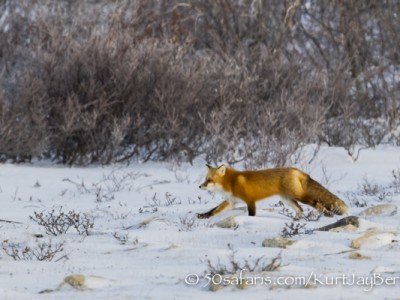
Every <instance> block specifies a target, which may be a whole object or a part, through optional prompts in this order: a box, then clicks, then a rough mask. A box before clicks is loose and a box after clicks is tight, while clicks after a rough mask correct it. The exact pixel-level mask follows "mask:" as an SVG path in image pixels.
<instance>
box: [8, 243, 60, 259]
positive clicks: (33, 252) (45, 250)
mask: <svg viewBox="0 0 400 300" xmlns="http://www.w3.org/2000/svg"><path fill="white" fill-rule="evenodd" d="M2 248H3V250H4V252H5V253H6V254H7V255H8V256H10V257H12V258H13V259H14V260H39V261H52V260H53V259H55V258H56V256H58V255H60V254H62V253H63V251H64V243H52V242H51V241H49V242H48V243H45V242H44V243H38V244H37V245H36V246H35V247H30V246H26V245H22V244H16V243H11V242H9V241H3V242H2ZM64 258H67V256H66V255H65V254H64V255H62V256H61V257H59V258H58V259H57V260H56V261H60V260H61V259H64Z"/></svg>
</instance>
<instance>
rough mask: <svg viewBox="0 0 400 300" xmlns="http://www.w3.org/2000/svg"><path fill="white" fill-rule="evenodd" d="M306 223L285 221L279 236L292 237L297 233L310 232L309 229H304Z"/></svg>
mask: <svg viewBox="0 0 400 300" xmlns="http://www.w3.org/2000/svg"><path fill="white" fill-rule="evenodd" d="M306 225H307V224H306V223H296V222H291V223H285V227H283V229H282V231H281V233H280V236H281V237H284V238H288V237H292V236H295V235H299V234H307V233H311V231H307V230H306V229H305V227H306Z"/></svg>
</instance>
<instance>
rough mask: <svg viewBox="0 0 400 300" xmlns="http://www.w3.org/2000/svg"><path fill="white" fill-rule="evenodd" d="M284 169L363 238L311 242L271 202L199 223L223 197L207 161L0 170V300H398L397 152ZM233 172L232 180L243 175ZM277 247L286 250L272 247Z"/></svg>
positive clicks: (310, 233)
mask: <svg viewBox="0 0 400 300" xmlns="http://www.w3.org/2000/svg"><path fill="white" fill-rule="evenodd" d="M311 148H312V146H310V151H309V153H310V154H309V155H307V154H306V155H305V156H304V157H303V158H302V159H301V160H300V161H299V162H298V163H297V164H295V165H292V166H295V167H297V168H299V169H302V170H303V171H305V172H307V173H309V174H310V175H311V176H312V177H313V178H314V179H315V180H317V181H319V182H320V183H322V184H323V185H324V186H326V187H327V188H328V189H329V190H331V191H332V192H333V193H335V194H336V195H338V196H339V197H340V198H341V199H342V200H343V201H344V202H345V203H346V204H347V205H348V206H349V210H350V215H353V216H358V217H359V224H358V226H353V225H348V226H344V227H340V228H335V229H333V230H330V231H318V230H314V229H317V228H320V227H323V226H325V225H329V224H332V223H334V222H336V221H338V220H340V219H341V218H342V216H335V217H334V218H331V217H325V216H318V215H317V214H316V211H315V210H313V209H312V208H310V207H306V206H304V205H303V209H305V212H306V215H308V219H307V220H306V219H301V220H299V221H294V220H293V215H294V212H293V211H292V210H291V208H290V207H286V206H283V205H282V204H281V202H280V199H279V197H273V198H270V199H268V200H266V201H262V202H258V203H257V209H258V210H257V216H255V217H250V216H248V215H247V211H246V208H245V205H243V206H240V205H239V206H238V207H237V209H235V210H232V211H228V212H224V213H222V214H221V215H218V216H215V217H213V218H210V219H197V218H196V213H201V212H205V211H208V210H209V209H211V208H212V207H214V206H216V205H217V204H219V203H220V202H221V200H223V199H222V196H221V195H218V194H212V193H209V192H207V191H203V190H200V189H199V188H198V186H199V184H200V183H201V181H202V180H203V179H204V176H205V174H206V172H207V169H206V167H205V166H204V164H205V161H204V160H201V159H198V160H196V161H195V163H194V164H193V165H190V164H179V165H178V164H173V163H144V164H141V163H131V164H129V165H112V166H105V167H102V166H91V167H85V168H78V167H72V168H69V167H66V166H60V165H53V164H51V163H49V162H35V163H32V164H22V165H15V164H7V163H6V164H1V165H0V199H1V205H2V209H1V210H0V211H1V213H0V219H1V222H0V229H1V230H0V235H1V236H0V242H1V245H2V246H1V249H0V299H71V298H74V299H230V300H234V299H243V298H244V297H251V299H292V298H296V299H340V298H341V299H396V298H397V299H398V297H399V291H400V255H399V253H400V252H399V250H400V246H399V239H400V237H399V232H400V218H399V213H398V212H397V207H398V206H399V205H400V148H399V147H389V146H380V147H378V148H376V149H367V150H363V151H361V153H360V156H359V158H358V159H357V160H356V161H354V160H353V159H351V158H350V157H349V156H348V154H347V152H346V151H344V150H343V149H341V148H329V147H323V148H322V149H321V150H320V151H319V152H318V154H317V156H316V157H315V158H314V159H313V160H312V162H311V163H309V161H310V159H311V156H312V149H311ZM235 168H238V169H240V168H241V166H240V165H236V166H235ZM274 238H282V239H281V240H282V241H286V242H288V243H287V245H278V246H276V245H269V246H268V245H266V244H263V243H264V241H265V240H267V239H270V240H271V239H274Z"/></svg>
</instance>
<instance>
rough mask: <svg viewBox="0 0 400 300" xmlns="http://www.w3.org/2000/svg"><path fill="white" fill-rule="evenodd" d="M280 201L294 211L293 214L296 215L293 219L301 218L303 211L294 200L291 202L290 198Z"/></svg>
mask: <svg viewBox="0 0 400 300" xmlns="http://www.w3.org/2000/svg"><path fill="white" fill-rule="evenodd" d="M282 200H283V202H284V203H285V204H287V205H289V206H290V207H292V208H293V209H294V210H295V212H296V215H295V217H294V219H295V220H300V219H301V218H302V217H303V209H302V208H301V206H300V205H299V204H298V203H297V201H296V200H293V199H290V198H282Z"/></svg>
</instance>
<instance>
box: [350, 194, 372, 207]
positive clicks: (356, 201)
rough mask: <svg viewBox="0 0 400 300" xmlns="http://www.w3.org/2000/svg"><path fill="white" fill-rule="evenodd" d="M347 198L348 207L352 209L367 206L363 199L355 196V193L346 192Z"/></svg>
mask: <svg viewBox="0 0 400 300" xmlns="http://www.w3.org/2000/svg"><path fill="white" fill-rule="evenodd" d="M345 195H346V197H347V203H349V204H350V206H353V207H366V206H367V201H366V200H365V199H362V198H360V197H359V195H357V193H354V192H347V193H346V194H345Z"/></svg>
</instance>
